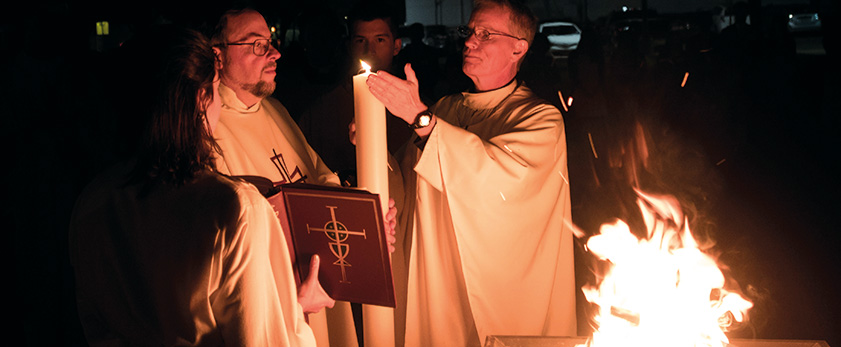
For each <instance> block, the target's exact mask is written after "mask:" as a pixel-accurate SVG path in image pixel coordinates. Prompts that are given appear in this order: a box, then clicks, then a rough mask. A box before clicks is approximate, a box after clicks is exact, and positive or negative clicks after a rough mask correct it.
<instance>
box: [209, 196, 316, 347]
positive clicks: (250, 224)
mask: <svg viewBox="0 0 841 347" xmlns="http://www.w3.org/2000/svg"><path fill="white" fill-rule="evenodd" d="M241 191H243V192H245V194H244V195H245V196H244V197H243V198H241V202H242V209H241V214H240V221H239V223H238V225H237V230H225V231H221V232H220V234H219V236H218V237H217V240H216V245H215V247H216V251H215V252H214V259H213V266H214V268H215V270H216V271H213V273H214V274H215V275H216V276H220V277H221V278H220V285H219V288H218V289H217V290H216V291H215V292H214V293H213V294H212V295H211V297H210V300H211V306H212V308H213V313H214V316H215V317H216V320H217V323H218V325H219V328H220V330H221V332H222V338H223V340H224V341H225V342H226V343H231V344H236V345H242V346H315V338H314V337H313V334H312V330H311V329H310V328H309V326H307V324H306V321H305V320H304V316H303V310H302V308H301V306H300V304H298V301H297V293H296V288H295V280H294V278H293V275H292V266H291V260H290V257H289V251H288V249H287V246H286V241H285V238H284V236H283V231H282V230H281V227H280V224H279V223H278V221H277V217H275V214H274V210H273V209H272V207H271V205H269V203H268V201H266V200H265V199H264V198H263V197H262V196H260V195H259V192H257V191H256V190H255V189H250V187H249V189H242V190H241Z"/></svg>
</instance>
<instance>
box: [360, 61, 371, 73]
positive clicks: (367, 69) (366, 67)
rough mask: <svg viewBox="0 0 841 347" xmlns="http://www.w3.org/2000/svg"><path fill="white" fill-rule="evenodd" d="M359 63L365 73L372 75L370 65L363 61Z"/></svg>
mask: <svg viewBox="0 0 841 347" xmlns="http://www.w3.org/2000/svg"><path fill="white" fill-rule="evenodd" d="M359 63H360V64H361V65H362V69H363V70H365V73H371V65H368V63H366V62H364V61H362V60H360V61H359Z"/></svg>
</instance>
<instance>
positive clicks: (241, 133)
mask: <svg viewBox="0 0 841 347" xmlns="http://www.w3.org/2000/svg"><path fill="white" fill-rule="evenodd" d="M219 96H220V98H221V99H222V112H221V115H220V117H219V123H218V125H217V126H216V129H215V130H214V131H213V137H214V138H215V139H216V142H217V143H218V144H219V147H220V148H221V149H222V156H221V157H217V161H216V167H217V169H218V170H219V172H221V173H224V174H227V175H237V176H239V175H257V176H262V177H266V178H268V179H270V180H272V182H273V183H274V184H275V185H278V184H284V183H291V182H296V181H299V180H302V179H303V181H304V182H306V183H313V184H321V185H332V186H339V185H340V183H339V177H338V176H336V174H334V173H333V172H332V171H330V169H329V168H328V167H327V165H325V164H324V162H323V161H322V160H321V157H319V156H318V154H317V153H316V152H315V151H314V150H313V149H312V147H310V145H309V144H308V143H307V140H306V138H304V135H303V134H302V133H301V130H300V129H299V128H298V126H297V125H296V124H295V122H294V121H293V120H292V117H290V116H289V112H287V111H286V108H285V107H283V105H282V104H281V103H280V101H277V100H276V99H274V98H271V97H268V98H265V99H263V100H260V102H258V103H257V104H254V105H253V106H251V107H248V106H246V105H245V104H243V103H242V101H240V100H239V98H237V96H236V93H235V92H234V91H233V90H232V89H231V88H228V87H227V86H225V85H224V84H220V85H219ZM308 317H309V322H310V326H311V327H312V329H313V332H314V333H315V337H316V340H317V342H318V345H319V346H320V347H325V346H329V345H336V344H337V343H342V344H346V345H348V346H355V345H356V337H355V330H354V327H353V317H352V316H351V311H350V305H349V304H347V303H342V302H337V303H336V306H335V307H334V308H332V309H328V308H325V309H324V310H322V311H321V312H318V313H315V314H310V315H309V316H308ZM328 320H329V321H330V323H329V324H330V325H331V327H330V329H329V332H328V327H327V325H328ZM328 334H329V337H328ZM331 339H332V340H333V341H332V343H331V341H330V340H331ZM344 342H346V343H344Z"/></svg>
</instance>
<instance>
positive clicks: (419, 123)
mask: <svg viewBox="0 0 841 347" xmlns="http://www.w3.org/2000/svg"><path fill="white" fill-rule="evenodd" d="M431 122H432V112H430V111H429V109H427V110H425V111H423V112H421V113H418V115H417V116H415V120H414V121H413V122H412V124H409V127H410V128H412V129H421V128H426V127H428V126H429V124H430V123H431Z"/></svg>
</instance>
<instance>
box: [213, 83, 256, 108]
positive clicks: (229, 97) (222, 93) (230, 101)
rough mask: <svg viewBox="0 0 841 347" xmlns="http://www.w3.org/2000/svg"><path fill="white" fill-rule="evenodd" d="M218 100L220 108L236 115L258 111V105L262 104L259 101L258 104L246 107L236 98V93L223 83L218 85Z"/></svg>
mask: <svg viewBox="0 0 841 347" xmlns="http://www.w3.org/2000/svg"><path fill="white" fill-rule="evenodd" d="M219 98H221V99H222V108H224V109H229V110H234V111H236V112H238V113H255V112H257V111H260V105H261V104H262V100H260V102H258V103H256V104H254V106H251V107H248V106H246V105H245V103H243V102H242V101H240V99H239V98H238V97H237V93H236V92H234V90H233V89H231V88H229V87H228V86H226V85H225V84H224V83H219Z"/></svg>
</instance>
